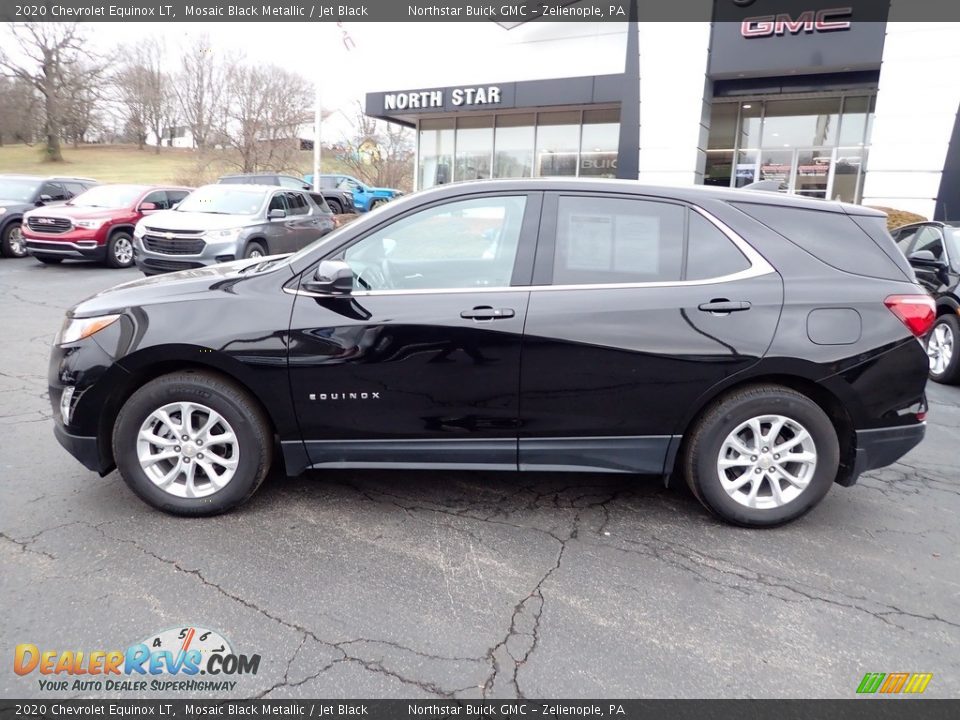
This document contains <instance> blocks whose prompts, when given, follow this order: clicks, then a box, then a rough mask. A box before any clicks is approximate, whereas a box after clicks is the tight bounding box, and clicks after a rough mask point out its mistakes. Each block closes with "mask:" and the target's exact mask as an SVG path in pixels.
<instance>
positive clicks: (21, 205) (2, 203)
mask: <svg viewBox="0 0 960 720" xmlns="http://www.w3.org/2000/svg"><path fill="white" fill-rule="evenodd" d="M0 207H2V208H6V209H7V212H26V211H27V210H32V209H33V208H35V207H36V205H34V204H33V203H25V202H24V201H23V200H0Z"/></svg>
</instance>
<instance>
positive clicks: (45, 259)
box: [34, 255, 63, 265]
mask: <svg viewBox="0 0 960 720" xmlns="http://www.w3.org/2000/svg"><path fill="white" fill-rule="evenodd" d="M34 257H35V258H36V259H37V260H39V261H40V262H42V263H43V264H44V265H59V264H60V263H62V262H63V258H62V257H55V256H53V255H34Z"/></svg>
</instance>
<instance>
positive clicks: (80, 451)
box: [53, 423, 112, 475]
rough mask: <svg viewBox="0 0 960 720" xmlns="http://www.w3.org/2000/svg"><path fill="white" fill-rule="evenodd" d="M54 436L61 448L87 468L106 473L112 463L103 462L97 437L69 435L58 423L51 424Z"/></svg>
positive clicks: (102, 473)
mask: <svg viewBox="0 0 960 720" xmlns="http://www.w3.org/2000/svg"><path fill="white" fill-rule="evenodd" d="M53 434H54V437H56V438H57V442H59V443H60V444H61V445H62V446H63V449H64V450H66V451H67V452H68V453H70V454H71V455H73V456H74V457H75V458H76V459H77V460H79V461H80V463H81V464H82V465H83V466H84V467H85V468H86V469H87V470H93V471H94V472H97V473H100V474H101V475H106V474H107V473H108V472H110V470H111V469H112V465H111V464H109V463H104V461H103V458H102V457H101V455H100V448H99V447H98V446H97V438H95V437H87V436H85V435H71V434H70V433H68V432H67V431H66V429H65V428H64V427H63V425H61V424H60V423H55V424H54V426H53Z"/></svg>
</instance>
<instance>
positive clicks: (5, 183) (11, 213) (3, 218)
mask: <svg viewBox="0 0 960 720" xmlns="http://www.w3.org/2000/svg"><path fill="white" fill-rule="evenodd" d="M96 184H97V181H96V180H91V179H90V178H76V177H36V176H33V175H0V255H3V257H14V258H20V257H26V255H27V246H26V244H25V243H24V242H23V233H21V232H20V225H21V224H22V222H23V214H24V213H25V212H26V211H27V210H32V209H33V208H35V207H42V206H44V205H55V204H58V203H63V202H66V201H67V200H70V199H71V198H73V197H75V196H76V195H79V194H80V193H82V192H83V191H84V190H86V189H88V188H91V187H93V186H94V185H96Z"/></svg>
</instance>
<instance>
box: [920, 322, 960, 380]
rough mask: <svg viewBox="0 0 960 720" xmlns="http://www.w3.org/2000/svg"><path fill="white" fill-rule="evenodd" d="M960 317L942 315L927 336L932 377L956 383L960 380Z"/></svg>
mask: <svg viewBox="0 0 960 720" xmlns="http://www.w3.org/2000/svg"><path fill="white" fill-rule="evenodd" d="M958 344H960V319H958V318H957V316H956V315H941V316H940V317H938V318H937V322H936V324H935V325H934V326H933V329H932V330H931V331H930V334H929V335H928V336H927V357H928V358H929V359H930V379H931V380H934V381H936V382H938V383H945V384H948V385H954V384H956V383H958V382H960V347H958Z"/></svg>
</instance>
